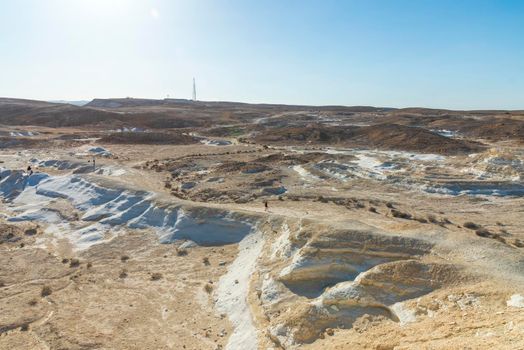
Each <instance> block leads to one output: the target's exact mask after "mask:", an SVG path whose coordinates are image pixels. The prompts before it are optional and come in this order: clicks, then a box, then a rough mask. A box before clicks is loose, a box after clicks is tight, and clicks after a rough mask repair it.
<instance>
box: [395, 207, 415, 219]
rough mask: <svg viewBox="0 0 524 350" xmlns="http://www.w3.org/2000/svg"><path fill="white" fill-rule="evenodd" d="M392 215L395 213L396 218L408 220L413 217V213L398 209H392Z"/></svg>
mask: <svg viewBox="0 0 524 350" xmlns="http://www.w3.org/2000/svg"><path fill="white" fill-rule="evenodd" d="M391 215H393V217H395V218H400V219H406V220H410V219H411V214H408V213H404V212H401V211H399V210H396V209H391Z"/></svg>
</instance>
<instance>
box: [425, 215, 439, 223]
mask: <svg viewBox="0 0 524 350" xmlns="http://www.w3.org/2000/svg"><path fill="white" fill-rule="evenodd" d="M427 218H428V221H429V222H431V223H432V224H438V220H437V217H436V216H435V215H433V214H428V216H427Z"/></svg>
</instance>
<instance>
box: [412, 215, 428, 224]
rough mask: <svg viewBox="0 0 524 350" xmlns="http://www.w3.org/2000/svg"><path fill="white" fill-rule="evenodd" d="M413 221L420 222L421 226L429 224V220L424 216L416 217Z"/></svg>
mask: <svg viewBox="0 0 524 350" xmlns="http://www.w3.org/2000/svg"><path fill="white" fill-rule="evenodd" d="M413 220H416V221H418V222H420V223H421V224H427V223H428V220H426V219H424V218H423V217H422V216H415V217H414V218H413Z"/></svg>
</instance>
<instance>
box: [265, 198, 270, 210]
mask: <svg viewBox="0 0 524 350" xmlns="http://www.w3.org/2000/svg"><path fill="white" fill-rule="evenodd" d="M268 210H269V206H268V204H267V200H265V201H264V211H268Z"/></svg>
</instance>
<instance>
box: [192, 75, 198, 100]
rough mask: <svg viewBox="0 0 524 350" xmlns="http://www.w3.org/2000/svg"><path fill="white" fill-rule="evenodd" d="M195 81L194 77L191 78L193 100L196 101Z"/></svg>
mask: <svg viewBox="0 0 524 350" xmlns="http://www.w3.org/2000/svg"><path fill="white" fill-rule="evenodd" d="M196 100H197V99H196V83H195V78H193V101H196Z"/></svg>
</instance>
